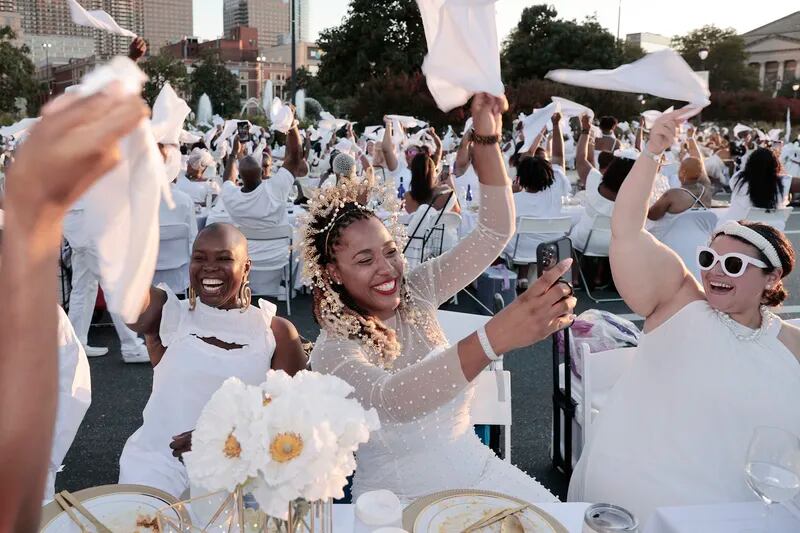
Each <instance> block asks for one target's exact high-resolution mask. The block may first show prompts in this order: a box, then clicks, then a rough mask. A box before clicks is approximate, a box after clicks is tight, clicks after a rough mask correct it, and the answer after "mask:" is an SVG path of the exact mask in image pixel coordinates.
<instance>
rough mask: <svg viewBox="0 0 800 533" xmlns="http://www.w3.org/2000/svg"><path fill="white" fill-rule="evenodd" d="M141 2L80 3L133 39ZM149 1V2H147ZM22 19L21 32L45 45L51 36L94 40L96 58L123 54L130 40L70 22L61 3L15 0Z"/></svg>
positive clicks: (140, 26)
mask: <svg viewBox="0 0 800 533" xmlns="http://www.w3.org/2000/svg"><path fill="white" fill-rule="evenodd" d="M144 1H145V0H80V3H81V5H82V6H83V7H85V8H86V9H89V10H93V9H102V10H104V11H106V12H107V13H108V14H109V15H111V17H112V18H113V19H114V20H115V21H116V22H117V23H118V24H119V25H120V26H121V27H123V28H125V29H128V30H131V31H132V32H133V33H135V34H137V35H142V34H143V27H144V4H143V2H144ZM148 1H149V0H148ZM16 4H17V10H18V12H19V13H20V14H21V15H22V29H23V31H24V32H25V34H26V35H28V34H30V35H39V36H43V38H44V40H45V41H48V40H54V39H55V37H54V36H71V37H87V38H92V39H93V40H94V47H95V49H94V51H95V53H96V54H97V55H98V56H99V57H100V58H104V59H105V58H109V57H112V56H114V55H119V54H126V53H127V51H128V46H129V45H130V41H131V39H130V38H129V37H122V36H120V35H113V34H110V33H107V32H103V31H100V30H95V29H93V28H88V27H85V26H78V25H77V24H75V23H74V22H72V17H70V13H69V6H68V5H67V3H66V2H65V1H63V0H16Z"/></svg>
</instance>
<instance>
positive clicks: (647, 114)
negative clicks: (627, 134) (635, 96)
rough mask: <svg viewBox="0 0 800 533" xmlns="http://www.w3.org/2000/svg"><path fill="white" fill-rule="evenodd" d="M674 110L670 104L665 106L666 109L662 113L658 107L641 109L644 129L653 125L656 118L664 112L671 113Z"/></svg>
mask: <svg viewBox="0 0 800 533" xmlns="http://www.w3.org/2000/svg"><path fill="white" fill-rule="evenodd" d="M673 110H674V107H672V106H670V107H668V108H667V110H666V111H664V112H663V113H662V112H661V111H659V110H658V109H648V110H647V111H642V116H643V117H644V129H646V130H649V129H650V128H652V127H653V124H654V123H655V121H656V119H658V117H660V116H661V115H663V114H664V113H671V112H672V111H673Z"/></svg>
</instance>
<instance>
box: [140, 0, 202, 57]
mask: <svg viewBox="0 0 800 533" xmlns="http://www.w3.org/2000/svg"><path fill="white" fill-rule="evenodd" d="M143 8H144V14H143V16H144V22H143V30H142V37H144V39H145V40H146V41H147V44H148V46H149V47H150V49H151V50H152V51H157V50H160V49H161V47H162V46H165V45H167V44H169V43H174V42H175V41H177V40H179V39H182V38H184V37H189V36H191V35H192V34H193V33H194V26H193V20H192V0H144V6H143Z"/></svg>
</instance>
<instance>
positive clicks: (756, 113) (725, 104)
mask: <svg viewBox="0 0 800 533" xmlns="http://www.w3.org/2000/svg"><path fill="white" fill-rule="evenodd" d="M787 107H788V108H789V109H790V113H791V117H792V123H793V124H797V123H798V122H800V99H798V98H784V97H778V98H772V94H771V93H765V92H761V91H739V92H712V93H711V105H710V106H708V107H707V108H705V109H703V119H704V120H717V121H729V122H731V123H734V122H744V123H748V122H756V121H761V122H767V123H770V124H776V123H777V124H780V125H781V126H782V124H783V121H785V120H786V108H787ZM779 127H780V126H779Z"/></svg>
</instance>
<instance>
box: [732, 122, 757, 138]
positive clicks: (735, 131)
mask: <svg viewBox="0 0 800 533" xmlns="http://www.w3.org/2000/svg"><path fill="white" fill-rule="evenodd" d="M745 131H753V128H751V127H750V126H745V125H744V124H741V123H740V124H737V125H736V126H734V127H733V136H734V137H739V134H740V133H743V132H745Z"/></svg>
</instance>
